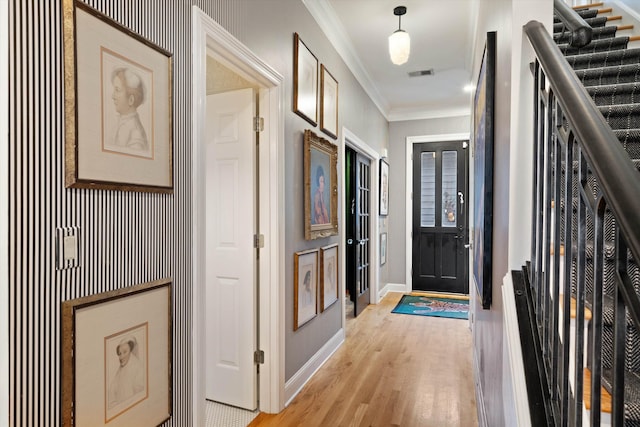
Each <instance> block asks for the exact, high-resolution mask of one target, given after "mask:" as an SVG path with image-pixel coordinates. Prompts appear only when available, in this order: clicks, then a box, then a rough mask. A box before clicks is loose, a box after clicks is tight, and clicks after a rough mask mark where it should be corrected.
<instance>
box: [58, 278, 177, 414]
mask: <svg viewBox="0 0 640 427" xmlns="http://www.w3.org/2000/svg"><path fill="white" fill-rule="evenodd" d="M171 307H172V304H171V281H170V280H168V279H163V280H158V281H154V282H148V283H143V284H139V285H136V286H132V287H128V288H124V289H118V290H115V291H110V292H104V293H101V294H96V295H90V296H87V297H82V298H77V299H73V300H69V301H65V302H63V303H62V336H61V338H62V425H63V426H64V427H70V426H74V425H76V426H85V425H90V426H107V425H160V424H162V423H164V422H165V421H167V420H168V419H169V418H170V417H171V411H172V400H171V399H172V397H171V385H172V362H171V361H172V320H171V319H172V318H171V313H172V309H171Z"/></svg>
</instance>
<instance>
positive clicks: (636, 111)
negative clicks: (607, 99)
mask: <svg viewBox="0 0 640 427" xmlns="http://www.w3.org/2000/svg"><path fill="white" fill-rule="evenodd" d="M598 110H600V113H602V116H603V117H604V118H605V120H606V121H607V123H608V124H609V126H611V128H612V129H635V128H640V104H618V105H603V106H599V107H598Z"/></svg>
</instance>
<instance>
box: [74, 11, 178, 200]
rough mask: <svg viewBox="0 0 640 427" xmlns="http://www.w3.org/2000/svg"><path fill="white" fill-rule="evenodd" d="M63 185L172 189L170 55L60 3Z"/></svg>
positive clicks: (103, 20) (99, 16)
mask: <svg viewBox="0 0 640 427" xmlns="http://www.w3.org/2000/svg"><path fill="white" fill-rule="evenodd" d="M63 11H64V22H63V31H64V69H65V73H64V79H65V185H66V186H67V187H71V188H91V189H103V190H120V191H143V192H157V193H172V192H173V123H172V119H173V101H172V97H173V82H172V78H173V77H172V73H173V69H172V68H173V58H172V54H171V53H170V52H168V51H166V50H164V49H162V48H161V47H159V46H157V45H155V44H154V43H152V42H151V41H149V40H147V39H145V38H143V37H142V36H140V35H139V34H136V33H134V32H132V31H131V30H129V29H128V28H125V27H124V26H122V25H120V24H119V23H117V22H115V21H114V20H112V19H111V18H109V17H108V16H106V15H104V14H102V13H100V12H99V11H97V10H95V9H93V8H91V7H90V6H88V5H86V4H85V3H83V2H82V1H79V0H63Z"/></svg>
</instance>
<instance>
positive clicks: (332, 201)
mask: <svg viewBox="0 0 640 427" xmlns="http://www.w3.org/2000/svg"><path fill="white" fill-rule="evenodd" d="M337 163H338V147H336V145H335V144H332V143H331V142H329V141H327V140H326V139H324V138H320V137H319V136H318V135H316V134H315V133H313V132H311V131H310V130H308V129H307V130H305V131H304V190H305V191H304V206H305V213H304V218H305V219H304V238H305V239H307V240H312V239H319V238H322V237H328V236H332V235H334V234H338V172H337Z"/></svg>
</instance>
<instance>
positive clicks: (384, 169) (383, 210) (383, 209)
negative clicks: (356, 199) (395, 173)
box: [379, 159, 389, 216]
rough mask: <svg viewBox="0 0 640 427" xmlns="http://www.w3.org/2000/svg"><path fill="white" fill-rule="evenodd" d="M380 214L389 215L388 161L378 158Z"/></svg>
mask: <svg viewBox="0 0 640 427" xmlns="http://www.w3.org/2000/svg"><path fill="white" fill-rule="evenodd" d="M379 213H380V216H387V215H389V163H387V161H386V160H384V159H380V212H379Z"/></svg>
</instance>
